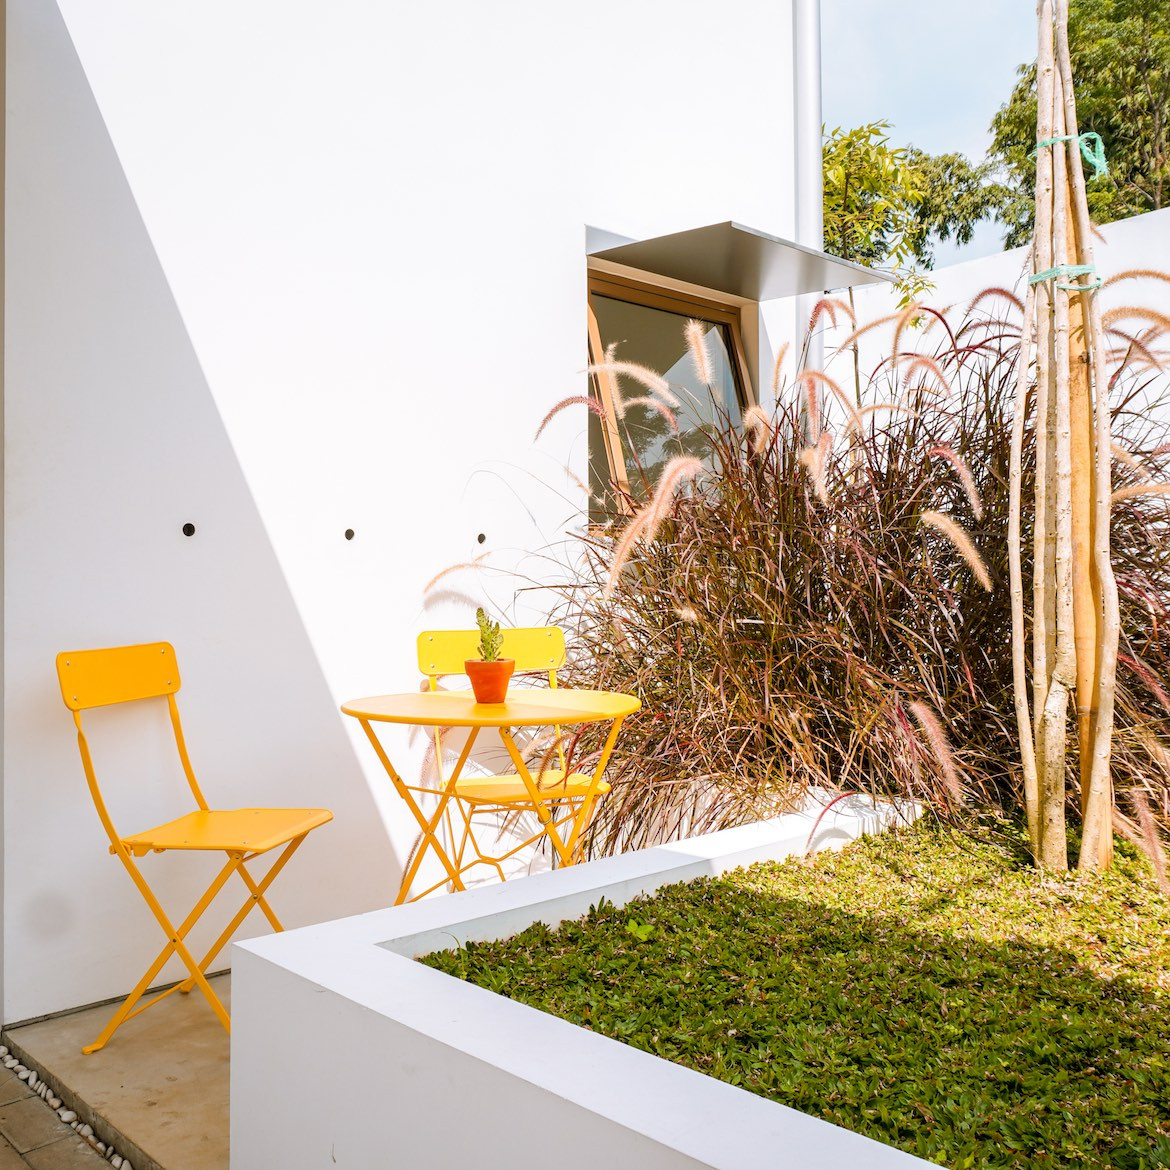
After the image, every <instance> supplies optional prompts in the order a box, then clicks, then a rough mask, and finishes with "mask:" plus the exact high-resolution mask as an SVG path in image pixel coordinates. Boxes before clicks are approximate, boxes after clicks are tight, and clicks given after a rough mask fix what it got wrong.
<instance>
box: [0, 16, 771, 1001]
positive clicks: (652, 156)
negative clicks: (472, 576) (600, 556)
mask: <svg viewBox="0 0 1170 1170" xmlns="http://www.w3.org/2000/svg"><path fill="white" fill-rule="evenodd" d="M7 21H8V29H7V79H6V80H7V92H8V108H7V147H6V149H7V209H6V227H5V231H6V245H7V254H6V273H5V277H6V287H7V322H6V336H5V403H4V408H5V418H4V430H5V446H6V453H7V465H6V467H5V486H4V495H5V500H4V507H5V531H4V562H5V577H6V582H5V584H6V597H5V631H4V723H5V733H6V734H5V742H4V749H3V750H4V759H3V766H4V778H3V785H4V791H3V802H4V808H3V811H4V818H3V822H4V851H3V852H4V860H3V865H4V907H3V910H4V913H3V928H4V937H3V943H4V946H3V950H4V991H3V996H4V998H3V1018H4V1020H5V1021H7V1022H13V1021H16V1020H21V1019H26V1018H29V1017H31V1016H35V1015H38V1014H41V1013H45V1012H51V1011H56V1010H60V1009H64V1008H68V1007H71V1006H74V1005H77V1004H80V1003H85V1002H90V1001H93V1000H97V999H101V998H103V997H107V996H113V995H116V994H118V993H119V992H121V991H124V990H125V989H126V988H127V987H128V986H129V985H131V984H132V983H133V982H134V980H135V979H136V978H137V976H138V974H139V972H140V971H141V969H142V968H143V967H144V966H145V964H146V962H147V961H148V959H149V957H150V956H151V955H153V954H154V952H155V949H156V948H157V946H158V945H159V944H160V942H161V940H160V939H159V938H158V937H157V936H158V930H157V926H156V924H155V923H154V921H153V919H152V918H151V917H150V915H149V913H148V912H147V911H146V909H145V907H144V906H142V904H141V902H140V899H139V898H138V895H137V893H136V892H135V891H134V890H133V888H132V887H131V886H130V883H129V882H128V880H127V879H126V876H125V875H124V874H123V873H122V872H121V870H120V867H119V866H118V865H117V864H116V862H115V861H113V860H112V859H111V858H110V857H109V856H108V855H107V854H106V849H105V843H104V840H103V837H102V834H101V830H100V827H99V825H98V823H97V819H96V816H95V815H94V813H93V811H92V809H91V807H90V805H89V801H88V797H87V796H86V794H85V791H84V786H83V778H82V775H81V770H80V764H79V761H78V758H77V754H76V748H75V743H74V739H73V732H72V724H71V721H70V719H69V717H68V715H67V713H66V712H65V710H64V708H63V706H62V705H61V703H60V699H59V696H58V695H57V692H56V680H55V677H54V673H53V656H54V654H55V653H56V652H57V651H58V650H60V649H65V648H78V647H84V646H96V645H109V644H114V643H120V642H130V641H148V640H155V639H160V638H167V639H170V640H171V641H173V642H174V643H175V645H176V647H177V650H178V653H179V661H180V664H181V665H182V667H183V669H184V676H185V679H186V684H187V685H186V689H185V691H184V694H183V695H182V696H181V699H182V706H183V710H184V711H185V713H186V716H187V723H188V733H189V739H190V742H191V746H192V751H193V754H194V759H195V764H196V769H197V771H198V772H199V774H200V776H201V778H202V780H203V783H204V786H205V788H206V790H207V792H208V795H209V797H210V798H211V799H212V800H214V801H217V802H221V803H223V804H227V805H235V804H241V803H245V804H250V803H269V804H300V803H305V804H314V805H315V804H325V805H329V806H331V807H332V808H333V809H334V811H335V813H336V814H337V819H336V821H335V822H334V824H333V825H331V826H330V827H329V828H328V829H326V830H323V831H322V832H321V833H320V834H318V836H317V837H316V838H312V839H310V841H309V843H308V844H307V845H306V846H305V848H304V849H303V850H302V853H301V855H300V856H298V858H297V859H296V861H295V863H294V864H293V865H292V866H290V868H289V870H288V872H287V874H286V875H284V876H283V877H282V879H281V881H280V882H279V883H278V885H277V887H276V888H275V890H274V904H275V905H276V907H277V910H278V912H280V911H283V912H285V913H286V916H287V918H288V920H289V922H291V923H293V924H297V923H303V922H310V921H318V920H320V919H322V918H328V917H334V916H337V915H339V914H348V913H354V912H358V911H361V910H363V909H367V908H369V907H372V906H376V905H381V904H384V903H385V902H386V901H387V900H388V899H389V897H390V896H391V894H392V892H393V890H394V889H395V888H396V886H397V882H398V876H399V872H400V864H401V860H402V858H403V857H404V855H405V851H406V849H407V848H408V847H409V844H410V841H411V840H412V838H413V832H412V831H411V824H410V822H409V820H408V818H407V816H406V814H405V813H404V811H403V810H402V809H401V808H400V807H399V805H398V803H397V801H396V800H395V799H394V798H393V796H392V794H391V793H390V791H389V786H388V784H387V783H386V780H385V778H384V776H383V775H382V774H381V771H380V769H379V767H378V765H377V762H376V761H375V760H374V759H373V757H372V753H371V752H370V751H369V747H368V745H367V744H366V743H365V742H364V741H363V740H360V739H359V738H358V737H359V736H360V731H359V730H358V728H357V727H356V726H351V725H348V724H347V722H346V721H345V720H344V719H343V717H342V716H340V715H339V714H338V713H337V710H336V707H337V704H338V702H339V701H341V700H343V699H345V698H349V697H352V696H354V695H359V694H368V693H370V692H375V691H388V690H396V689H402V688H411V687H413V686H414V685H415V683H416V675H415V671H414V668H413V665H412V661H413V639H414V636H415V634H416V633H417V631H418V630H419V629H420V628H422V627H424V626H425V625H427V624H443V623H451V622H453V621H462V620H466V616H467V614H466V610H461V609H457V608H450V607H447V608H440V609H437V610H434V611H429V612H428V611H424V609H423V606H422V586H423V584H424V583H425V582H426V581H427V580H428V579H429V578H430V577H431V576H432V575H433V574H434V573H435V572H436V571H437V570H439V569H441V568H443V567H444V566H446V565H448V564H450V563H452V562H454V561H460V560H463V559H466V558H467V557H468V556H470V555H472V554H474V553H478V552H481V551H485V550H486V551H489V552H491V553H492V554H493V556H494V557H495V558H497V559H498V560H499V562H500V563H502V564H505V565H506V564H508V563H509V562H510V561H511V560H513V559H515V558H516V556H517V555H518V554H517V552H516V551H515V550H525V549H528V550H531V549H533V548H537V547H540V546H541V545H542V544H544V543H545V542H546V541H547V540H549V539H552V538H555V537H556V536H557V534H558V533H560V532H561V531H562V530H563V528H564V526H565V524H566V523H567V522H569V521H570V520H571V519H572V518H573V517H575V516H576V515H578V514H579V506H580V503H581V499H580V497H579V495H577V494H576V493H575V489H573V488H572V487H571V486H570V484H569V481H568V479H567V477H566V476H565V475H564V474H563V472H562V470H561V467H562V464H564V463H565V462H566V461H568V462H570V463H571V464H572V465H573V466H574V467H575V469H576V471H577V473H578V474H581V473H582V472H583V458H584V446H583V435H584V429H585V428H584V420H583V418H581V417H578V416H579V415H580V414H581V412H580V411H577V412H576V413H575V414H574V415H572V416H570V415H568V414H566V415H563V416H562V417H561V419H560V425H558V426H556V427H554V428H551V429H550V431H549V433H548V436H547V440H546V441H542V443H541V446H540V449H539V450H536V449H534V448H533V446H532V444H531V435H532V433H533V431H534V430H535V427H536V424H537V422H538V421H539V419H540V417H541V416H542V415H543V414H544V412H545V410H546V409H547V408H548V407H549V405H551V404H552V403H553V402H555V401H557V400H558V399H559V398H561V397H563V396H565V395H568V394H571V393H578V392H580V391H581V390H582V389H583V385H584V383H583V378H582V375H581V370H582V367H583V365H584V360H585V359H584V329H583V317H584V312H583V308H584V305H583V302H584V295H585V244H584V241H585V226H586V224H593V225H596V226H598V227H600V228H604V229H608V230H610V231H614V232H618V233H621V234H624V235H628V236H645V235H654V234H659V233H662V232H667V231H672V230H675V229H679V228H684V227H692V226H698V225H700V224H704V223H710V222H718V221H721V220H726V219H736V220H739V221H740V222H743V223H747V224H750V225H753V226H756V227H759V228H762V229H764V230H767V231H771V232H773V233H775V234H777V235H781V236H791V234H792V226H793V225H792V203H793V200H792V166H791V126H792V112H791V81H790V74H791V56H790V9H789V5H788V4H787V3H783V2H782V3H779V4H771V3H763V2H761V0H729V3H727V4H725V5H722V6H721V7H719V8H718V9H713V8H712V7H711V6H710V5H709V4H705V3H700V2H699V0H673V2H672V3H669V4H667V3H665V2H662V0H635V2H631V0H601V2H600V3H598V4H593V5H590V6H588V7H587V8H582V9H573V8H567V7H565V6H564V5H550V4H547V3H542V2H539V0H507V2H505V3H502V4H491V5H487V4H480V3H475V2H474V0H455V2H453V3H450V4H445V5H420V4H408V3H406V2H405V0H336V2H335V3H331V4H329V5H324V6H323V5H321V4H319V3H310V2H309V0H251V2H249V3H247V4H240V3H238V2H233V0H203V2H200V3H198V4H196V3H188V2H178V3H169V4H158V3H156V2H155V0H103V2H102V3H101V4H93V3H91V2H90V0H61V5H60V10H58V6H57V4H56V3H55V2H54V0H9V3H8V8H7ZM762 360H763V362H764V365H765V367H767V365H768V363H769V361H770V354H769V353H768V347H767V341H766V339H765V345H764V353H763V355H762ZM530 473H534V474H535V475H536V476H537V477H538V478H539V479H541V480H552V481H553V482H555V483H556V484H557V486H558V488H559V490H560V491H561V492H563V493H564V494H563V495H557V494H555V493H554V492H551V491H545V490H542V489H540V488H539V487H538V486H536V480H534V479H533V478H531V476H530ZM186 521H190V522H192V523H194V524H195V525H196V534H195V536H194V537H191V538H189V539H188V538H186V537H183V536H182V535H181V534H180V527H181V525H182V524H183V523H184V522H186ZM346 529H353V530H354V532H355V537H354V539H353V540H352V541H348V542H347V541H346V540H345V539H344V536H343V533H344V531H345V530H346ZM480 533H484V534H485V536H486V543H485V544H484V545H483V546H482V547H481V546H480V545H479V544H478V542H477V536H478V534H480ZM529 568H533V565H532V564H531V563H530V564H529ZM536 568H539V566H536ZM451 584H452V585H456V586H460V587H466V588H469V589H470V590H471V591H472V592H473V593H478V591H479V585H478V584H477V583H476V581H475V580H466V581H459V580H452V582H451ZM495 595H496V596H497V598H499V599H501V600H502V599H506V598H508V597H510V595H511V587H510V586H507V587H505V586H502V585H501V586H498V587H497V588H496V589H495ZM109 723H110V727H109V729H108V730H109V732H110V734H109V735H108V736H106V737H105V739H104V742H103V743H102V744H99V745H98V746H99V748H104V749H105V753H104V754H103V755H102V756H101V759H102V760H105V761H110V773H111V775H118V776H121V777H123V779H122V780H121V781H120V782H119V784H117V785H115V786H114V788H113V791H112V793H111V795H112V796H113V797H114V798H115V806H116V811H121V812H123V814H124V815H123V816H122V818H121V819H122V820H123V821H124V822H125V823H126V824H127V825H128V826H134V827H142V826H143V825H144V824H145V823H147V822H150V821H152V820H158V819H162V818H163V817H165V816H169V815H172V814H173V813H174V812H177V811H179V808H180V807H181V806H179V805H178V804H176V803H172V802H170V801H169V800H168V799H166V798H164V797H163V796H162V795H161V793H160V792H156V790H155V787H154V785H155V784H156V781H157V778H158V773H159V771H160V770H165V771H166V773H167V776H168V777H169V778H170V779H175V778H176V774H175V770H174V769H173V766H172V764H171V758H170V756H169V755H168V754H165V748H166V745H165V742H164V737H163V731H162V728H161V727H160V726H159V724H158V723H157V722H156V721H153V720H149V719H148V720H145V721H142V720H138V719H136V718H132V717H131V716H130V714H129V713H128V712H113V713H111V718H110V720H109ZM132 729H134V730H140V731H142V733H143V735H144V736H145V741H144V742H145V747H142V746H138V747H136V748H135V750H134V751H133V752H131V751H129V750H126V749H125V748H123V747H122V746H121V743H122V740H123V733H124V732H127V731H130V730H132ZM391 748H392V750H393V752H394V754H395V758H396V759H397V760H399V761H400V763H401V764H402V766H403V767H404V769H405V770H408V771H409V770H410V769H411V768H416V767H417V765H418V762H419V760H420V758H421V755H422V749H423V745H422V742H421V740H420V739H418V738H416V739H415V740H414V741H411V740H409V739H408V737H407V736H406V735H405V734H402V735H398V736H397V737H395V736H394V735H392V736H391ZM188 862H189V859H184V858H175V857H173V856H172V855H167V856H164V857H162V858H154V859H148V865H149V868H150V872H151V874H152V876H158V878H159V881H160V887H161V891H162V892H163V894H164V895H165V896H166V899H167V901H168V905H171V906H172V907H174V908H176V909H181V910H185V908H186V905H185V903H186V902H187V901H188V900H189V899H192V898H193V897H194V896H195V894H196V893H197V891H198V890H199V889H200V888H201V887H200V881H199V878H197V877H196V876H195V875H193V874H192V873H191V867H190V866H189V864H188ZM175 971H176V968H171V969H170V970H169V971H168V974H174V973H175Z"/></svg>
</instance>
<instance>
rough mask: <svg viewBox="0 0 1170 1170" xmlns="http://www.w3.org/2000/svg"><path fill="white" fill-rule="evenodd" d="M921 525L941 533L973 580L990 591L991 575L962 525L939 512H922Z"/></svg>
mask: <svg viewBox="0 0 1170 1170" xmlns="http://www.w3.org/2000/svg"><path fill="white" fill-rule="evenodd" d="M922 523H923V524H925V525H927V526H928V527H930V528H933V529H934V530H935V531H936V532H941V533H942V534H943V536H945V537H946V538H947V540H949V541H950V542H951V544H952V545H953V546H954V549H955V551H956V552H957V553H958V554H959V556H961V557H962V558H963V560H964V561H966V563H967V568H969V569H970V570H971V572H972V573H974V574H975V579H976V580H977V581H978V582H979V584H980V585H982V586H983V588H984V589H986V590H987V592H988V593H990V592H991V590H992V584H991V574H990V573H988V571H987V566H986V565H985V564H984V563H983V558H982V557H981V556H980V555H979V550H978V549H977V548H976V547H975V545H974V544H973V543H972V542H971V537H970V536H968V535H967V533H966V532H965V531H964V529H963V527H962V525H959V524H956V523H955V522H954V521H953V520H952V519H951V518H950V517H949V516H944V515H943V514H942V513H941V512H923V513H922Z"/></svg>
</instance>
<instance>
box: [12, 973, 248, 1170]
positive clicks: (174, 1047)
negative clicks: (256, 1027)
mask: <svg viewBox="0 0 1170 1170" xmlns="http://www.w3.org/2000/svg"><path fill="white" fill-rule="evenodd" d="M211 983H212V986H213V987H214V988H215V991H216V994H217V995H218V996H219V997H220V999H221V1000H223V1002H224V1004H225V1006H228V1005H230V1002H231V980H230V976H228V975H220V976H216V977H215V978H214V979H212V980H211ZM115 1006H116V1005H110V1004H105V1005H102V1006H100V1007H94V1008H87V1009H85V1010H84V1011H79V1012H73V1013H71V1014H70V1015H67V1016H58V1017H56V1018H55V1019H51V1020H41V1021H39V1022H38V1023H35V1024H26V1025H24V1026H23V1027H20V1028H14V1029H11V1030H9V1031H7V1032H6V1033H5V1041H4V1042H5V1043H6V1044H8V1046H9V1047H10V1048H11V1049H12V1050H13V1053H14V1054H15V1055H17V1056H18V1057H20V1058H21V1059H22V1060H23V1059H24V1058H25V1057H27V1058H28V1061H30V1062H31V1067H33V1068H35V1069H36V1070H37V1072H38V1073H39V1074H41V1075H43V1076H44V1078H45V1079H46V1080H47V1082H48V1083H49V1085H50V1087H51V1088H52V1090H53V1092H54V1093H56V1095H57V1096H59V1097H61V1099H62V1100H63V1101H64V1102H65V1103H66V1104H67V1105H68V1106H69V1108H71V1109H74V1110H76V1111H77V1114H78V1116H79V1118H80V1119H81V1120H82V1121H83V1122H87V1123H88V1124H90V1125H92V1126H93V1128H94V1131H95V1132H96V1134H97V1136H98V1137H99V1138H101V1140H102V1141H106V1142H110V1141H112V1142H113V1143H114V1145H115V1147H116V1148H117V1150H118V1152H119V1153H120V1154H123V1155H125V1156H127V1157H129V1158H130V1160H131V1162H132V1163H133V1165H134V1170H228V1069H229V1056H230V1041H229V1038H228V1034H227V1032H225V1031H224V1029H223V1027H222V1025H221V1024H220V1022H219V1021H218V1020H217V1019H216V1017H215V1016H214V1015H213V1014H212V1011H211V1009H210V1008H209V1007H208V1005H207V1001H206V1000H205V999H204V998H203V996H202V995H200V994H199V992H198V991H193V992H191V994H189V995H181V994H177V993H176V994H174V995H169V996H167V998H166V999H164V1000H162V1001H161V1002H160V1003H158V1004H156V1005H155V1006H154V1007H152V1008H150V1009H149V1011H145V1012H143V1013H142V1015H140V1016H137V1017H135V1018H134V1019H132V1020H130V1021H129V1022H127V1023H125V1024H123V1025H122V1027H121V1028H119V1029H118V1031H117V1032H116V1033H115V1034H114V1036H113V1038H112V1039H111V1040H110V1042H109V1043H108V1044H107V1045H106V1046H105V1048H103V1049H102V1050H101V1051H100V1052H94V1053H91V1054H90V1055H89V1056H85V1055H83V1054H82V1052H81V1048H82V1046H83V1045H85V1044H90V1043H92V1042H93V1040H94V1038H95V1037H96V1036H97V1035H98V1033H99V1032H100V1031H101V1029H102V1027H103V1026H104V1024H105V1022H106V1020H108V1019H109V1017H110V1016H111V1015H112V1014H113V1012H114V1010H115ZM17 1083H18V1084H20V1083H22V1082H19V1081H18V1082H17ZM2 1089H3V1086H2V1085H0V1097H2V1096H3V1091H2ZM33 1103H35V1104H36V1105H38V1106H39V1107H40V1108H41V1109H42V1111H44V1112H47V1113H49V1114H50V1116H53V1115H52V1113H51V1112H50V1111H49V1110H48V1109H47V1108H46V1106H45V1105H44V1103H43V1102H42V1101H41V1100H40V1099H39V1098H34V1099H33ZM17 1104H19V1102H17ZM3 1108H8V1106H5V1107H0V1116H2V1114H3ZM0 1132H5V1133H6V1131H5V1130H3V1127H2V1125H0ZM74 1136H76V1135H74ZM79 1140H80V1139H79ZM13 1144H14V1145H15V1144H16V1143H15V1142H14V1143H13ZM82 1144H83V1145H84V1144H85V1143H84V1142H82ZM18 1148H19V1147H18ZM87 1148H88V1147H87ZM89 1152H90V1153H92V1152H93V1151H92V1150H90V1151H89ZM30 1165H32V1163H31V1161H30ZM0 1170H6V1168H5V1167H4V1165H3V1163H0ZM36 1170H57V1167H56V1166H55V1164H53V1163H51V1162H45V1163H44V1165H43V1166H37V1167H36ZM61 1170H72V1164H71V1163H62V1167H61Z"/></svg>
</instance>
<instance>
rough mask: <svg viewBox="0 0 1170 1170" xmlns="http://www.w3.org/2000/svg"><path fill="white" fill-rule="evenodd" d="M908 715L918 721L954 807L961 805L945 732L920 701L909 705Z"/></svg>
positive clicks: (957, 771) (961, 794) (956, 772)
mask: <svg viewBox="0 0 1170 1170" xmlns="http://www.w3.org/2000/svg"><path fill="white" fill-rule="evenodd" d="M910 713H911V714H912V715H913V716H914V718H915V719H916V720H917V721H918V726H919V727H921V728H922V731H923V733H924V734H925V736H926V741H927V743H929V744H930V749H931V751H932V752H934V758H935V760H936V761H937V763H938V766H939V768H940V769H941V772H942V776H943V779H944V780H945V781H946V786H947V792H948V793H950V797H951V799H952V800H953V801H954V802H955V805H956V806H960V805H962V804H963V783H962V780H961V779H960V777H959V769H958V768H957V767H956V765H955V757H954V754H953V753H952V752H951V745H950V741H949V740H948V739H947V735H946V732H945V731H943V727H942V724H941V723H940V722H939V721H938V716H937V715H936V714H935V713H934V711H933V710H932V709H931V708H930V706H929V705H928V704H926V703H923V702H920V701H916V702H913V703H911V704H910Z"/></svg>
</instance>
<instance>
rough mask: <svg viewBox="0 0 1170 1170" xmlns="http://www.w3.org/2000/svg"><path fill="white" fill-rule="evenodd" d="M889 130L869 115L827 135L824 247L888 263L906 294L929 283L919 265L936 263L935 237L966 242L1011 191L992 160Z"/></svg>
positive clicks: (865, 260)
mask: <svg viewBox="0 0 1170 1170" xmlns="http://www.w3.org/2000/svg"><path fill="white" fill-rule="evenodd" d="M889 129H890V124H889V123H888V122H870V123H868V124H866V125H864V126H858V127H857V128H856V129H853V130H842V129H840V128H838V129H835V130H833V131H831V132H830V133H829V134H827V135H826V136H825V143H824V192H825V194H824V218H825V250H826V251H828V252H831V253H833V254H834V255H836V256H840V257H842V258H843V259H845V260H853V261H856V262H858V263H860V264H870V265H874V266H878V265H880V266H882V267H887V268H890V269H892V270H893V271H894V273H895V274H896V275H897V276H898V278H899V285H900V287H901V290H902V293H903V297H904V299H905V300H909V299H911V298H912V297H914V296H916V295H917V294H918V293H919V292H921V291H922V290H923V289H925V288H929V287H930V285H929V282H928V281H927V279H926V277H925V276H924V275H923V270H925V269H929V268H931V267H933V265H934V246H935V243H936V242H937V241H940V240H948V239H954V240H956V241H957V242H958V243H960V244H965V243H967V242H969V241H970V239H971V236H972V233H973V232H974V230H975V225H976V224H978V223H979V222H980V221H981V220H985V219H994V218H997V217H998V216H999V213H1000V209H1001V208H1002V207H1003V206H1004V204H1005V202H1006V201H1007V200H1008V199H1009V197H1010V193H1009V192H1007V191H1006V190H1005V189H1004V188H1003V187H1002V185H1000V184H999V183H997V182H995V181H994V178H993V168H992V164H990V163H984V164H980V165H975V164H973V163H971V162H970V161H969V160H968V159H967V158H966V157H965V156H964V155H961V154H942V155H930V154H927V153H926V152H925V151H921V150H918V149H916V148H915V147H913V146H907V147H901V146H891V145H890V140H889V134H888V131H889Z"/></svg>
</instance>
